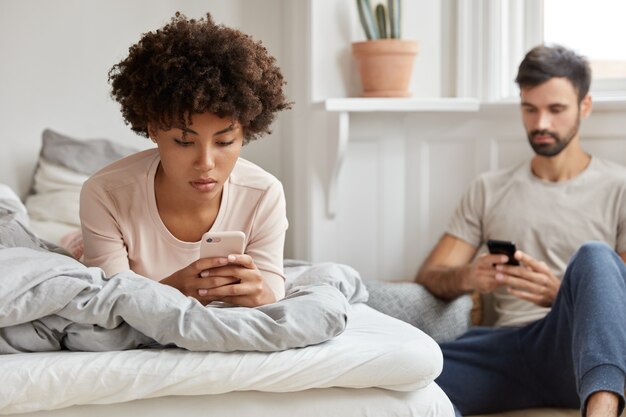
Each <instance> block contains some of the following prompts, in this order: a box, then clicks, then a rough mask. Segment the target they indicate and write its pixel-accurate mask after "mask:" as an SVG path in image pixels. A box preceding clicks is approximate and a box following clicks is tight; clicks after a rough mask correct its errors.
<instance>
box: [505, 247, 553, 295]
mask: <svg viewBox="0 0 626 417" xmlns="http://www.w3.org/2000/svg"><path fill="white" fill-rule="evenodd" d="M515 259H517V260H518V261H520V262H521V263H522V265H521V266H510V265H497V266H496V271H497V273H496V280H498V281H499V282H501V283H502V284H504V285H506V286H507V290H508V292H509V294H512V295H514V296H516V297H517V298H521V299H522V300H526V301H530V302H531V303H534V304H536V305H538V306H540V307H550V306H552V303H553V302H554V300H555V298H556V295H557V293H558V292H559V288H560V287H561V280H559V279H558V278H557V277H556V275H554V274H553V273H552V271H550V268H548V265H546V263H545V262H540V261H538V260H536V259H534V258H532V257H531V256H529V255H528V254H526V253H524V252H522V251H519V250H518V251H517V252H515Z"/></svg>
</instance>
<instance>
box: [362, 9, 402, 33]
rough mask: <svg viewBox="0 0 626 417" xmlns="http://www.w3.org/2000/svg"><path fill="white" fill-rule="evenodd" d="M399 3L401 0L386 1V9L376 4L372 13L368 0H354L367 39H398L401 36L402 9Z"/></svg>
mask: <svg viewBox="0 0 626 417" xmlns="http://www.w3.org/2000/svg"><path fill="white" fill-rule="evenodd" d="M400 2H401V0H387V7H386V8H385V6H384V4H378V5H376V10H375V12H374V11H373V10H372V7H371V6H370V0H356V4H357V9H358V10H359V20H360V21H361V26H362V27H363V31H364V32H365V36H366V37H367V39H381V38H394V39H400V37H401V36H402V31H401V28H400V18H401V13H402V7H401V3H400ZM387 21H389V25H387Z"/></svg>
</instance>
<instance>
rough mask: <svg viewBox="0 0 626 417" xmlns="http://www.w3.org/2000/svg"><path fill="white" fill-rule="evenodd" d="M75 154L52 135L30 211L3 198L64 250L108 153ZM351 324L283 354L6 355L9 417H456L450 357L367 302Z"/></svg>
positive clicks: (3, 195) (0, 359)
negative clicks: (131, 416) (89, 179)
mask: <svg viewBox="0 0 626 417" xmlns="http://www.w3.org/2000/svg"><path fill="white" fill-rule="evenodd" d="M46 135H47V136H46ZM46 137H47V138H48V139H46ZM75 142H76V141H74V140H73V139H71V138H68V137H64V136H63V135H59V134H56V133H54V132H50V131H48V133H45V134H44V146H43V149H42V154H41V155H40V163H39V164H38V168H37V172H36V174H35V179H34V184H33V192H32V193H31V195H30V196H29V198H28V199H27V200H26V203H27V207H28V210H27V209H26V208H25V207H24V206H23V205H22V204H21V202H20V201H19V199H17V197H16V196H15V194H14V193H13V192H12V191H11V190H10V189H8V188H7V187H0V200H1V201H3V202H4V204H5V205H8V206H10V207H12V208H13V209H15V211H16V213H17V216H19V217H20V218H21V220H22V221H23V222H24V223H29V224H30V225H31V227H32V229H33V230H35V232H36V233H37V234H39V235H40V236H41V237H43V238H45V239H47V240H49V241H53V243H57V244H58V243H61V241H62V240H63V239H64V238H65V239H66V242H65V243H68V242H71V240H67V238H68V236H71V235H72V234H73V233H75V232H76V229H77V220H76V219H77V218H76V217H75V215H76V213H77V211H76V210H75V209H76V207H74V205H75V201H77V200H75V197H76V195H77V194H76V193H77V191H78V190H79V189H80V181H81V180H82V178H86V176H87V175H89V172H85V171H88V170H89V169H93V167H89V168H88V169H85V168H84V167H83V168H81V167H80V166H77V165H76V164H75V163H76V162H81V159H82V160H83V162H84V161H85V159H84V158H81V157H80V155H81V152H88V153H89V154H90V155H94V153H93V149H83V148H84V147H91V146H96V145H94V144H93V143H88V141H87V142H83V141H78V142H76V143H75ZM97 146H107V147H108V146H109V144H106V143H100V144H99V145H97ZM55 148H60V149H61V150H60V151H59V149H55ZM110 150H111V149H109V151H110ZM57 151H58V152H57ZM109 151H107V152H109ZM118 151H119V152H118ZM127 151H128V150H124V149H122V150H120V149H117V148H116V149H114V150H113V152H109V153H108V154H109V155H111V158H115V157H117V156H118V153H122V154H123V153H124V152H127ZM83 155H84V154H83ZM68 161H70V162H68ZM101 162H102V161H101ZM104 162H106V161H104ZM104 162H102V163H104ZM55 198H59V199H60V200H56V201H55ZM70 249H71V248H70ZM292 267H293V268H296V269H297V268H302V267H303V266H302V265H292ZM292 272H293V271H292ZM346 316H347V324H346V327H345V329H344V330H343V331H342V332H341V333H340V334H339V335H338V336H336V337H333V338H332V339H330V340H328V341H325V342H323V343H319V344H313V345H310V346H306V347H301V348H292V349H285V350H280V351H275V352H258V351H232V352H215V351H211V352H192V351H189V350H185V349H181V348H178V347H158V348H150V349H131V350H113V351H105V352H80V351H76V352H74V351H67V350H62V351H52V352H32V353H16V354H5V355H0V369H2V384H0V414H1V415H19V416H79V415H80V416H82V415H86V414H89V415H92V416H105V415H106V416H111V415H123V414H124V415H125V414H127V413H130V412H132V413H138V414H139V415H144V414H147V413H150V415H152V416H166V415H167V416H171V415H174V413H176V415H179V414H182V415H188V416H200V415H203V416H204V415H215V414H220V413H224V414H229V415H237V416H242V417H246V416H262V415H272V416H283V415H284V416H287V415H289V416H293V415H298V416H309V415H310V416H346V417H349V416H381V417H382V416H400V415H402V416H453V415H454V412H453V408H452V405H451V403H450V401H449V400H448V398H447V397H446V396H445V394H444V393H443V392H442V391H441V389H440V388H439V387H438V386H437V385H436V383H435V382H434V380H435V378H436V377H437V376H438V374H439V373H440V371H441V366H442V357H441V352H440V350H439V347H438V345H437V344H436V343H435V342H434V341H433V340H432V339H431V338H430V337H429V336H427V335H426V334H425V333H423V332H422V331H420V330H418V329H416V328H415V327H413V326H410V325H409V324H407V323H404V322H402V321H400V320H397V319H394V318H392V317H389V316H386V315H384V314H382V313H380V312H378V311H376V310H374V309H372V308H370V307H368V306H367V305H365V304H364V303H363V302H357V303H353V304H350V305H349V308H348V311H347V314H346Z"/></svg>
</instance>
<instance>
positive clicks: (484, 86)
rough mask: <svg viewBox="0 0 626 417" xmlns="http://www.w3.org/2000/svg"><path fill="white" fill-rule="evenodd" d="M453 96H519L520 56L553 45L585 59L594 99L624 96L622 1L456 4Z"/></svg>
mask: <svg viewBox="0 0 626 417" xmlns="http://www.w3.org/2000/svg"><path fill="white" fill-rule="evenodd" d="M457 1H458V6H457V23H458V27H457V30H458V37H457V45H456V47H457V58H456V70H457V78H456V94H457V96H460V97H476V98H478V99H480V100H481V101H488V102H489V101H495V102H498V101H502V100H504V101H507V100H512V99H516V98H517V96H518V90H517V86H516V85H515V83H514V82H513V80H514V79H515V75H516V73H517V67H518V65H519V62H520V61H521V59H522V58H523V57H524V54H525V53H526V52H527V51H528V50H529V49H530V48H532V47H533V46H536V45H538V44H540V43H542V42H543V43H546V44H551V43H557V44H561V45H563V46H566V47H568V48H571V49H573V50H575V51H576V52H578V53H580V54H582V55H584V56H586V57H587V58H588V59H589V61H590V64H591V69H592V73H593V81H592V83H591V90H592V93H593V94H594V97H596V98H597V97H599V96H619V99H620V100H621V99H622V98H623V97H626V47H625V46H624V44H625V43H626V23H625V22H624V16H626V2H623V1H617V0H594V1H593V2H590V1H588V0H523V1H522V0H457Z"/></svg>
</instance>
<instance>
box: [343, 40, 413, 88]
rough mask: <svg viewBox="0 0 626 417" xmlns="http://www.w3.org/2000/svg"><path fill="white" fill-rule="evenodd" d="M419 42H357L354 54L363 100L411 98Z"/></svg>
mask: <svg viewBox="0 0 626 417" xmlns="http://www.w3.org/2000/svg"><path fill="white" fill-rule="evenodd" d="M418 49H419V44H418V42H417V41H409V40H402V39H377V40H369V41H365V42H354V43H353V44H352V54H353V55H354V57H355V58H356V61H357V64H358V67H359V73H360V74H361V84H362V86H363V93H362V96H364V97H408V96H410V95H411V93H410V92H409V83H410V81H411V74H412V73H413V61H414V60H415V56H416V55H417V52H418Z"/></svg>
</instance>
